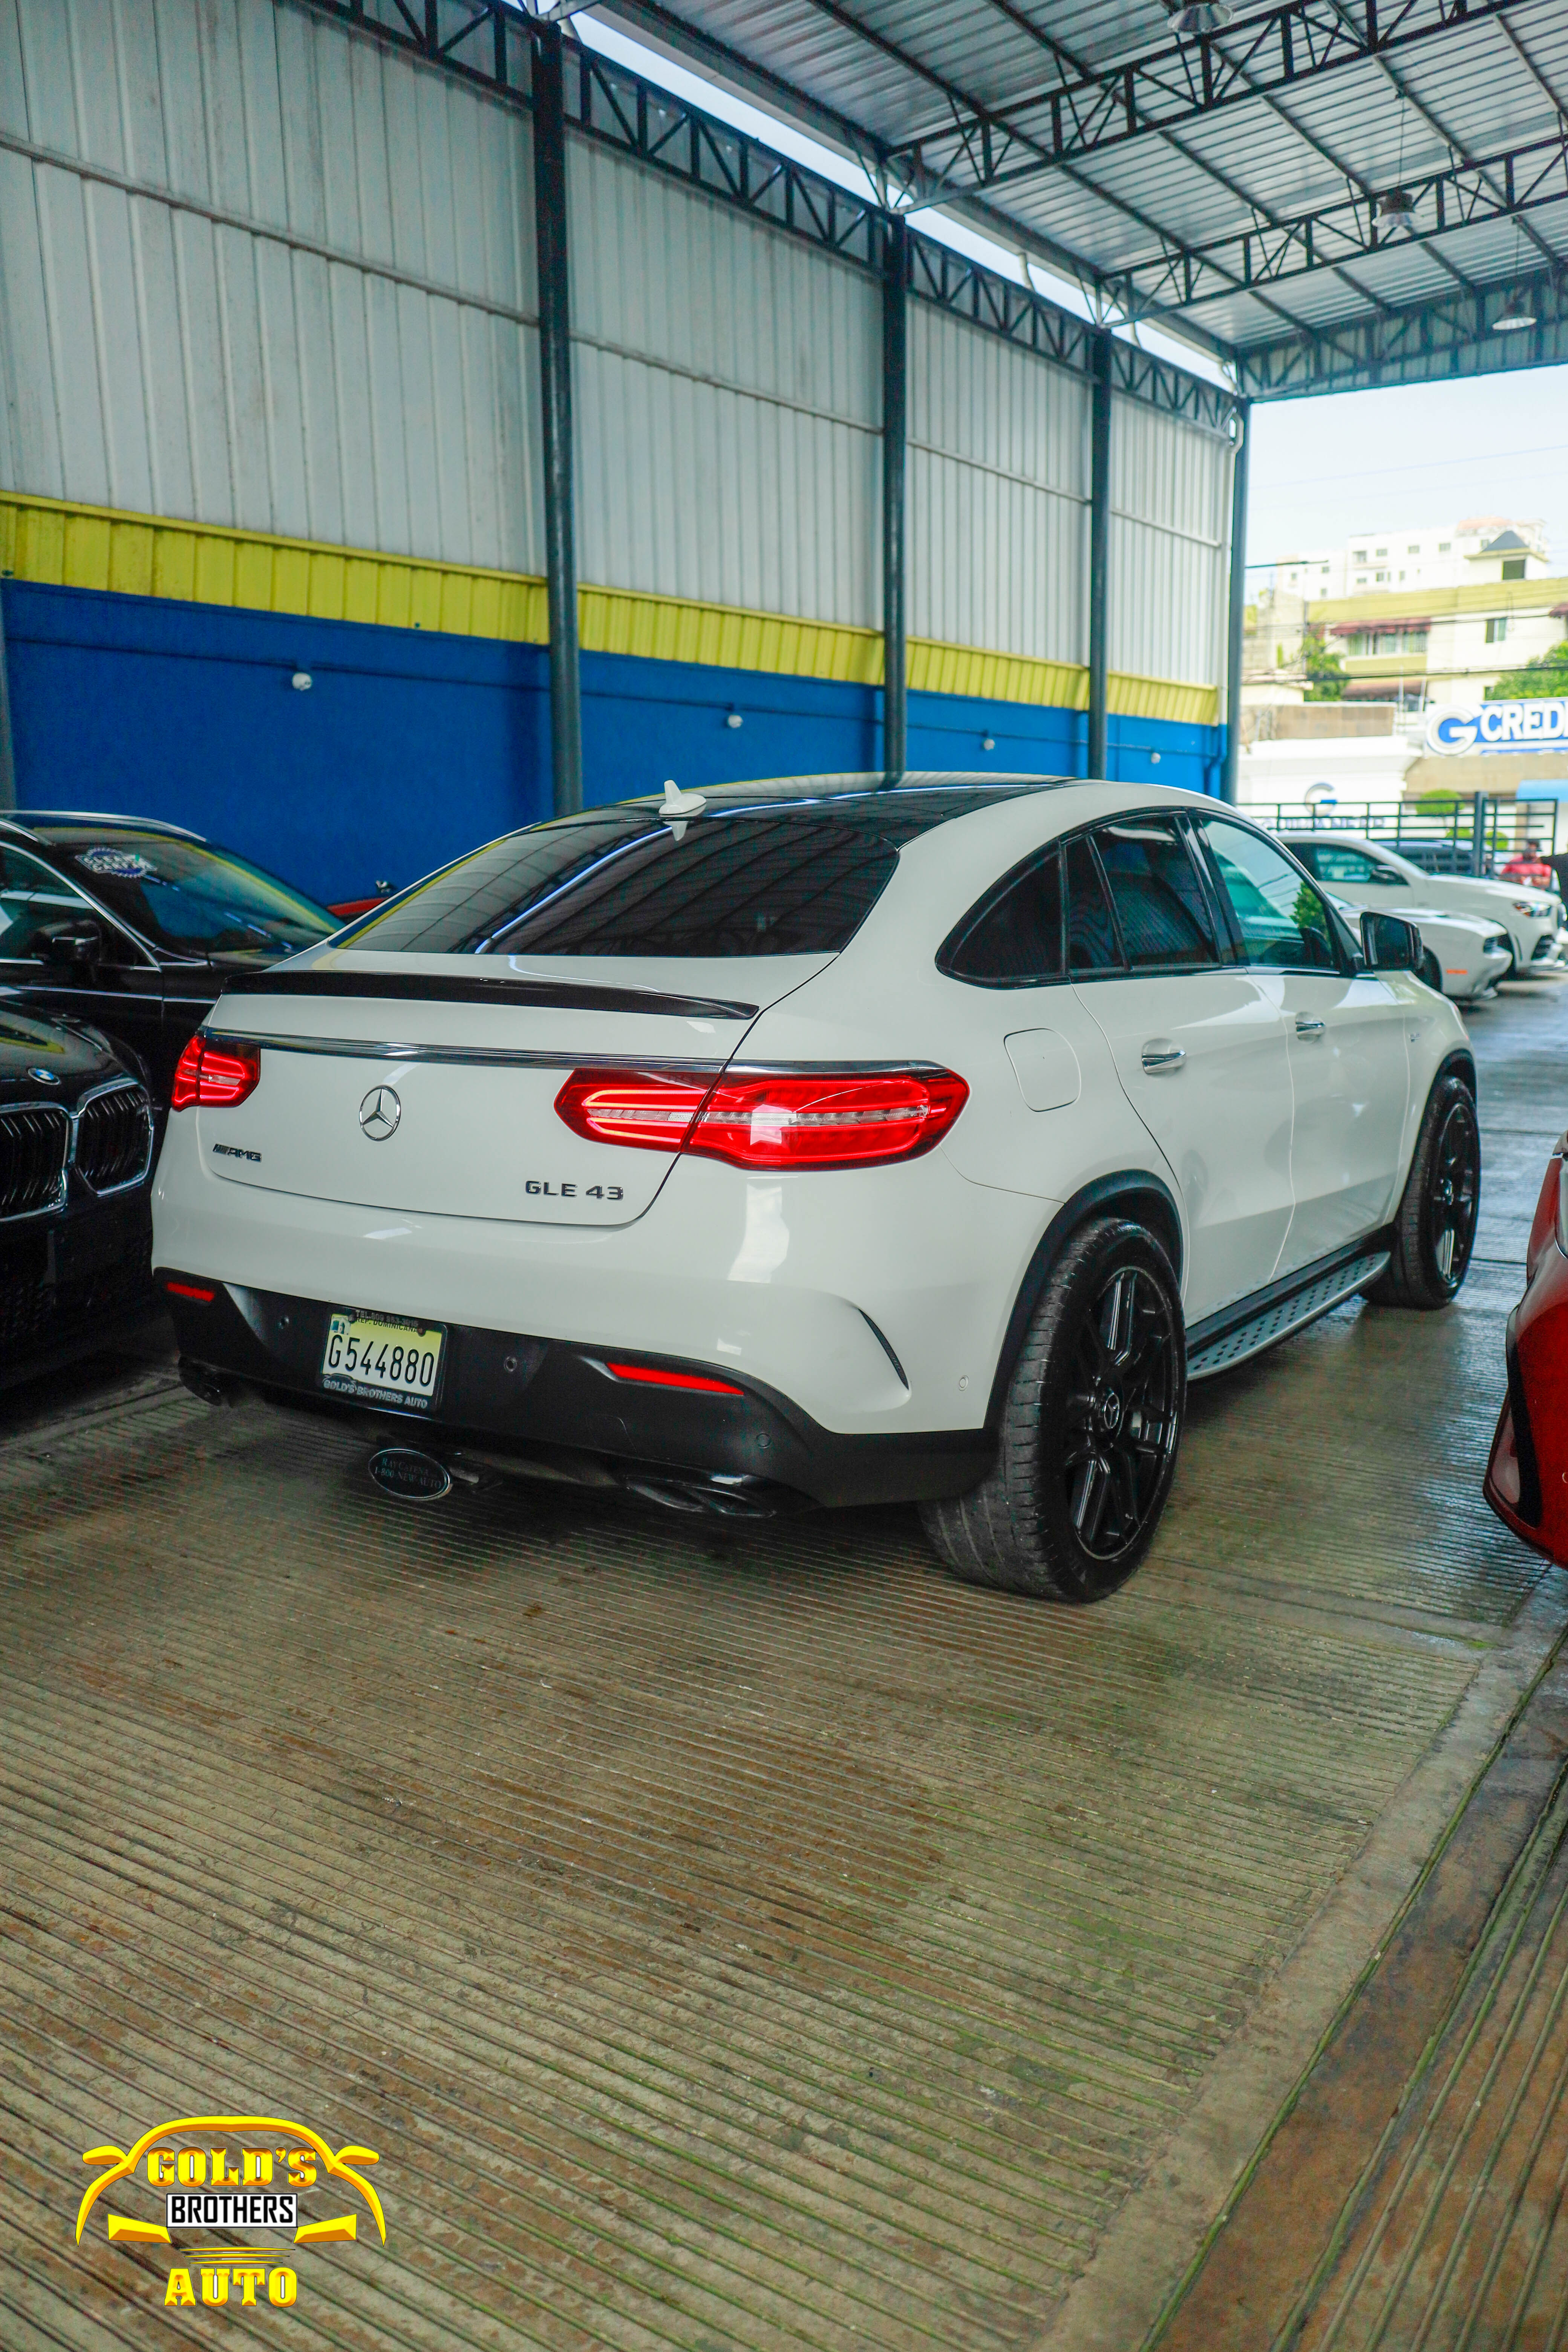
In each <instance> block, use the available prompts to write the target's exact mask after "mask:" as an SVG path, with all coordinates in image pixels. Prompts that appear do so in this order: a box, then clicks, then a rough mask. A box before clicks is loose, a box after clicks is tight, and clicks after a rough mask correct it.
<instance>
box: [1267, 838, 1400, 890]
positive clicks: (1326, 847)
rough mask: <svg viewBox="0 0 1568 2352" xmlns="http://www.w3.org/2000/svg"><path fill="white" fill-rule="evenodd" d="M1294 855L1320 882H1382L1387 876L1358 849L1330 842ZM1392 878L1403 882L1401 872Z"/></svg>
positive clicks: (1316, 844)
mask: <svg viewBox="0 0 1568 2352" xmlns="http://www.w3.org/2000/svg"><path fill="white" fill-rule="evenodd" d="M1291 846H1292V847H1294V846H1295V845H1294V844H1293V843H1292V845H1291ZM1296 855H1297V856H1298V857H1300V859H1301V863H1302V865H1303V866H1308V867H1310V870H1311V872H1312V873H1314V874H1315V875H1316V876H1317V877H1318V879H1319V881H1320V882H1382V881H1385V880H1386V879H1387V878H1388V877H1387V874H1386V872H1385V870H1384V867H1382V866H1374V865H1373V862H1372V859H1371V858H1370V857H1365V856H1363V855H1362V852H1361V851H1360V850H1359V849H1336V848H1334V847H1333V845H1332V844H1331V843H1330V842H1319V843H1314V845H1312V847H1311V849H1310V852H1309V853H1308V854H1307V855H1305V856H1303V855H1302V852H1301V851H1300V849H1298V850H1297V851H1296ZM1394 878H1395V879H1396V880H1398V881H1401V882H1403V881H1404V879H1405V877H1404V875H1403V874H1401V875H1398V876H1396V877H1394Z"/></svg>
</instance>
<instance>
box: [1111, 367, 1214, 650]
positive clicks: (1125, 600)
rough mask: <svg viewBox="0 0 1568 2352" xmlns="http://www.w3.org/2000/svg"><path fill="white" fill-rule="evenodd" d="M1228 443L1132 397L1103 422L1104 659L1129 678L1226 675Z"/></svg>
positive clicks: (1118, 404) (1119, 403)
mask: <svg viewBox="0 0 1568 2352" xmlns="http://www.w3.org/2000/svg"><path fill="white" fill-rule="evenodd" d="M1231 462H1232V460H1231V449H1230V444H1229V443H1228V442H1226V441H1222V440H1221V439H1220V438H1219V436H1218V435H1217V434H1214V433H1208V432H1205V431H1204V430H1203V428H1202V427H1201V426H1199V425H1187V424H1184V422H1183V421H1182V419H1181V418H1180V417H1176V416H1166V415H1162V414H1161V412H1160V411H1159V410H1157V409H1153V408H1150V407H1148V406H1146V405H1145V404H1144V403H1143V402H1142V401H1141V400H1124V399H1118V400H1116V401H1114V402H1113V404H1112V407H1111V425H1110V509H1111V520H1110V633H1109V635H1110V642H1109V646H1108V648H1107V657H1108V660H1109V663H1110V667H1111V668H1112V669H1113V670H1124V671H1128V672H1131V675H1132V676H1133V677H1182V678H1192V679H1194V680H1202V681H1204V682H1205V683H1209V682H1212V681H1213V680H1215V679H1219V678H1223V677H1224V676H1225V635H1226V595H1227V586H1228V566H1229V547H1230V470H1231Z"/></svg>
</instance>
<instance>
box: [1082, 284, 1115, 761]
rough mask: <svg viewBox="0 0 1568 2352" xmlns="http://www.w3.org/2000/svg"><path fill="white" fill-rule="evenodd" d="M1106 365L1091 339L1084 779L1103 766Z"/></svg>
mask: <svg viewBox="0 0 1568 2352" xmlns="http://www.w3.org/2000/svg"><path fill="white" fill-rule="evenodd" d="M1110 363H1111V340H1110V335H1109V334H1108V333H1106V332H1105V331H1103V330H1102V331H1101V332H1100V333H1099V334H1098V335H1097V336H1096V337H1095V339H1094V362H1093V369H1092V373H1091V375H1090V379H1089V383H1090V391H1089V755H1088V758H1087V760H1086V761H1085V762H1084V774H1085V775H1086V776H1100V777H1102V776H1103V775H1104V773H1105V764H1106V736H1107V723H1106V711H1107V700H1106V643H1107V632H1108V627H1109V623H1110Z"/></svg>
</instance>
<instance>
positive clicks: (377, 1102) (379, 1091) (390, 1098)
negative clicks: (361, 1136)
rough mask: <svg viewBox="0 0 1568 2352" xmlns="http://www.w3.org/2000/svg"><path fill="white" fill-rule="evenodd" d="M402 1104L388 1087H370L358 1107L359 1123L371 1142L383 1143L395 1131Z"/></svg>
mask: <svg viewBox="0 0 1568 2352" xmlns="http://www.w3.org/2000/svg"><path fill="white" fill-rule="evenodd" d="M402 1117H403V1105H402V1104H401V1103H400V1102H399V1101H398V1099H397V1097H396V1095H395V1093H394V1092H393V1090H392V1088H391V1087H372V1088H371V1090H370V1092H369V1094H367V1095H366V1097H365V1098H364V1100H363V1102H362V1103H361V1105H360V1107H359V1123H360V1126H361V1128H362V1129H363V1131H364V1133H365V1134H366V1135H367V1136H368V1137H369V1138H370V1139H371V1141H372V1142H373V1143H384V1142H385V1141H386V1139H387V1137H388V1136H389V1135H395V1134H396V1132H397V1122H398V1120H399V1119H400V1118H402Z"/></svg>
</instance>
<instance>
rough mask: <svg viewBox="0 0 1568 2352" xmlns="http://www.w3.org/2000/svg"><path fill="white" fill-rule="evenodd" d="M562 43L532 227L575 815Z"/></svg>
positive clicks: (562, 806)
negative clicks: (537, 273) (536, 272)
mask: <svg viewBox="0 0 1568 2352" xmlns="http://www.w3.org/2000/svg"><path fill="white" fill-rule="evenodd" d="M561 49H562V35H561V27H560V26H559V25H546V26H542V27H541V28H540V29H539V30H538V31H537V32H536V33H535V34H534V37H533V229H534V245H535V250H536V252H537V255H538V264H539V386H540V418H541V424H542V433H543V443H544V569H545V577H546V582H547V585H548V589H549V604H550V765H551V773H552V781H553V784H554V807H555V814H556V815H557V816H570V815H572V814H574V812H575V811H576V810H578V809H580V808H581V807H582V805H583V698H582V682H581V679H580V677H579V673H578V660H577V545H576V515H575V501H574V492H573V473H574V468H573V451H572V336H571V299H570V283H569V280H568V277H567V254H566V106H565V91H564V75H563V61H562V54H561Z"/></svg>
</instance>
